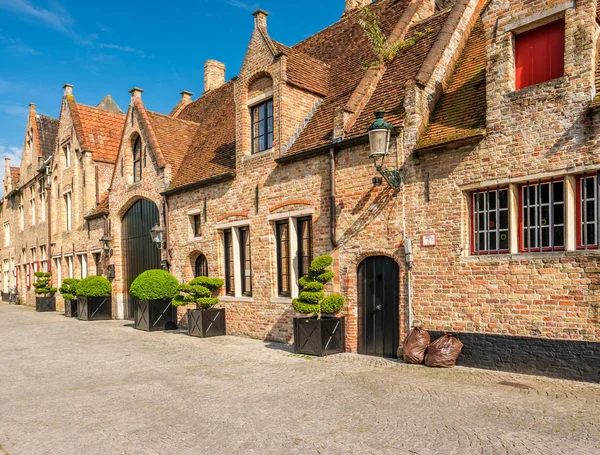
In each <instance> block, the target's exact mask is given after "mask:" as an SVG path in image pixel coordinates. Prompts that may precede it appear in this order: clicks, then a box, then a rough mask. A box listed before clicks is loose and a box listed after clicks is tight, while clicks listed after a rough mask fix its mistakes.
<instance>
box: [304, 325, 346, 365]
mask: <svg viewBox="0 0 600 455" xmlns="http://www.w3.org/2000/svg"><path fill="white" fill-rule="evenodd" d="M345 340H346V335H345V329H344V317H343V316H342V317H327V316H322V317H321V319H317V318H316V317H313V318H294V350H295V352H296V354H307V355H317V356H324V355H329V354H338V353H340V352H344V351H345V350H346V345H345Z"/></svg>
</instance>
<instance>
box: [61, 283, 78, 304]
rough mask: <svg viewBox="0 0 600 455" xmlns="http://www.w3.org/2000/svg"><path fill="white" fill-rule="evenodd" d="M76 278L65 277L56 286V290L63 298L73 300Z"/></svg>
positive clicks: (75, 296) (74, 297) (75, 293)
mask: <svg viewBox="0 0 600 455" xmlns="http://www.w3.org/2000/svg"><path fill="white" fill-rule="evenodd" d="M77 283H79V280H78V279H77V278H65V279H64V280H63V282H62V283H61V285H60V288H58V291H59V292H60V294H61V295H62V296H63V299H65V300H75V299H76V298H77Z"/></svg>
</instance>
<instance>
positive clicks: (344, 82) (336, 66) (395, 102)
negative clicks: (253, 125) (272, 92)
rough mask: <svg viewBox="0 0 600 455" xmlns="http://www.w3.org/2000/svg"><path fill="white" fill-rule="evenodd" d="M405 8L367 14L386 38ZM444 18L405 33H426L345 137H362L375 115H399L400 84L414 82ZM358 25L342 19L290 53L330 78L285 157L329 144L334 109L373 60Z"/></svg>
mask: <svg viewBox="0 0 600 455" xmlns="http://www.w3.org/2000/svg"><path fill="white" fill-rule="evenodd" d="M409 3H410V2H409V1H406V0H379V1H377V2H374V3H373V4H372V5H371V6H370V8H371V9H372V12H373V13H374V14H375V15H376V16H377V17H378V18H379V21H380V27H381V29H382V31H383V33H385V34H386V36H389V35H390V33H391V31H392V30H393V29H394V27H395V26H396V24H397V23H398V21H399V20H400V18H401V16H402V14H403V13H404V10H405V9H406V8H407V6H408V5H409ZM447 15H448V12H447V11H446V12H444V13H440V14H436V15H434V16H432V17H431V18H429V19H427V20H425V21H423V22H421V23H419V24H417V25H414V26H413V27H411V28H410V29H409V31H408V33H407V34H406V38H407V39H408V38H410V37H411V36H412V35H414V33H415V32H417V31H425V30H428V32H427V35H426V36H424V37H423V38H421V39H419V40H418V41H417V42H416V44H415V45H413V46H409V47H407V48H405V49H404V50H403V51H401V52H400V53H399V54H398V56H396V58H395V59H394V61H393V62H392V63H391V64H390V65H389V66H388V68H387V70H386V72H385V74H384V75H383V78H382V80H381V81H380V83H379V85H378V87H377V89H376V90H375V92H374V93H373V96H372V98H371V101H370V102H369V103H368V104H367V106H366V108H365V109H363V111H362V113H361V115H360V116H359V119H358V121H357V122H356V123H355V125H354V127H353V130H352V132H351V134H350V136H358V135H364V134H365V132H366V127H367V125H368V124H369V123H370V122H371V121H372V118H373V113H374V111H375V110H376V109H382V108H383V109H391V108H396V109H401V107H402V104H403V103H402V97H403V95H404V83H405V82H406V81H407V80H409V79H411V78H414V76H415V75H416V73H417V72H418V71H419V69H420V65H421V64H422V63H423V61H424V59H425V57H426V56H427V53H428V51H429V49H430V48H431V46H432V45H433V43H434V41H435V39H436V37H437V34H438V33H439V31H440V29H441V27H442V25H443V23H444V21H445V20H446V18H447ZM359 19H360V15H359V14H350V15H348V16H345V17H344V18H343V19H342V20H341V21H339V22H337V23H336V24H334V25H332V26H330V27H328V28H326V29H325V30H323V31H321V32H319V33H317V34H316V35H314V36H312V37H310V38H308V39H307V40H305V41H303V42H301V43H299V44H297V45H295V46H294V47H293V49H294V50H297V51H300V52H302V53H305V54H308V55H310V56H311V57H313V58H315V59H317V60H320V61H322V62H324V63H326V64H328V65H330V67H331V74H332V77H331V81H330V87H329V93H328V96H327V97H326V98H325V100H324V101H323V103H322V104H321V105H320V106H319V108H318V109H317V111H316V112H315V114H314V116H313V117H312V119H311V120H310V121H309V122H308V124H307V125H306V127H305V128H304V130H303V131H302V133H301V134H300V135H299V136H298V139H297V140H296V141H295V142H294V144H293V145H292V147H291V148H290V150H289V151H288V152H287V153H286V155H293V154H296V153H299V152H302V151H305V150H310V149H315V148H318V147H321V146H325V145H327V144H329V143H330V142H331V140H332V139H333V119H334V116H335V111H336V109H337V108H340V107H345V106H346V104H347V103H348V100H349V99H350V97H351V96H352V94H353V92H354V90H355V88H356V87H357V85H358V84H359V83H360V82H361V80H362V79H363V76H364V75H365V69H364V63H365V62H372V61H374V60H375V57H374V55H373V50H372V47H371V44H370V43H369V41H368V40H367V38H366V37H365V35H364V32H363V29H362V27H361V26H360V24H359ZM335 75H341V77H336V76H335ZM400 113H401V112H400V111H399V114H400ZM391 120H392V123H396V124H397V123H399V122H401V117H400V116H399V115H398V116H395V118H394V119H388V121H391Z"/></svg>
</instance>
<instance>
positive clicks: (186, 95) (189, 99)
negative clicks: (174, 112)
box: [180, 90, 193, 104]
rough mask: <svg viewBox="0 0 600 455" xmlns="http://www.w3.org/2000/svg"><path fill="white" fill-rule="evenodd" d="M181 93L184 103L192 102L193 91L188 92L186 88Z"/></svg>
mask: <svg viewBox="0 0 600 455" xmlns="http://www.w3.org/2000/svg"><path fill="white" fill-rule="evenodd" d="M180 95H181V102H182V103H184V104H190V103H191V102H192V95H193V93H192V92H188V91H187V90H184V91H183V92H181V93H180Z"/></svg>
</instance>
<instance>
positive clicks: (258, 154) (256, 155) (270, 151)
mask: <svg viewBox="0 0 600 455" xmlns="http://www.w3.org/2000/svg"><path fill="white" fill-rule="evenodd" d="M274 152H275V148H273V147H271V148H270V149H267V150H263V151H262V152H256V153H251V154H250V155H246V156H245V157H243V158H242V161H243V162H246V161H252V160H253V159H255V158H256V159H258V158H264V157H266V156H269V155H273V153H274Z"/></svg>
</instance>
